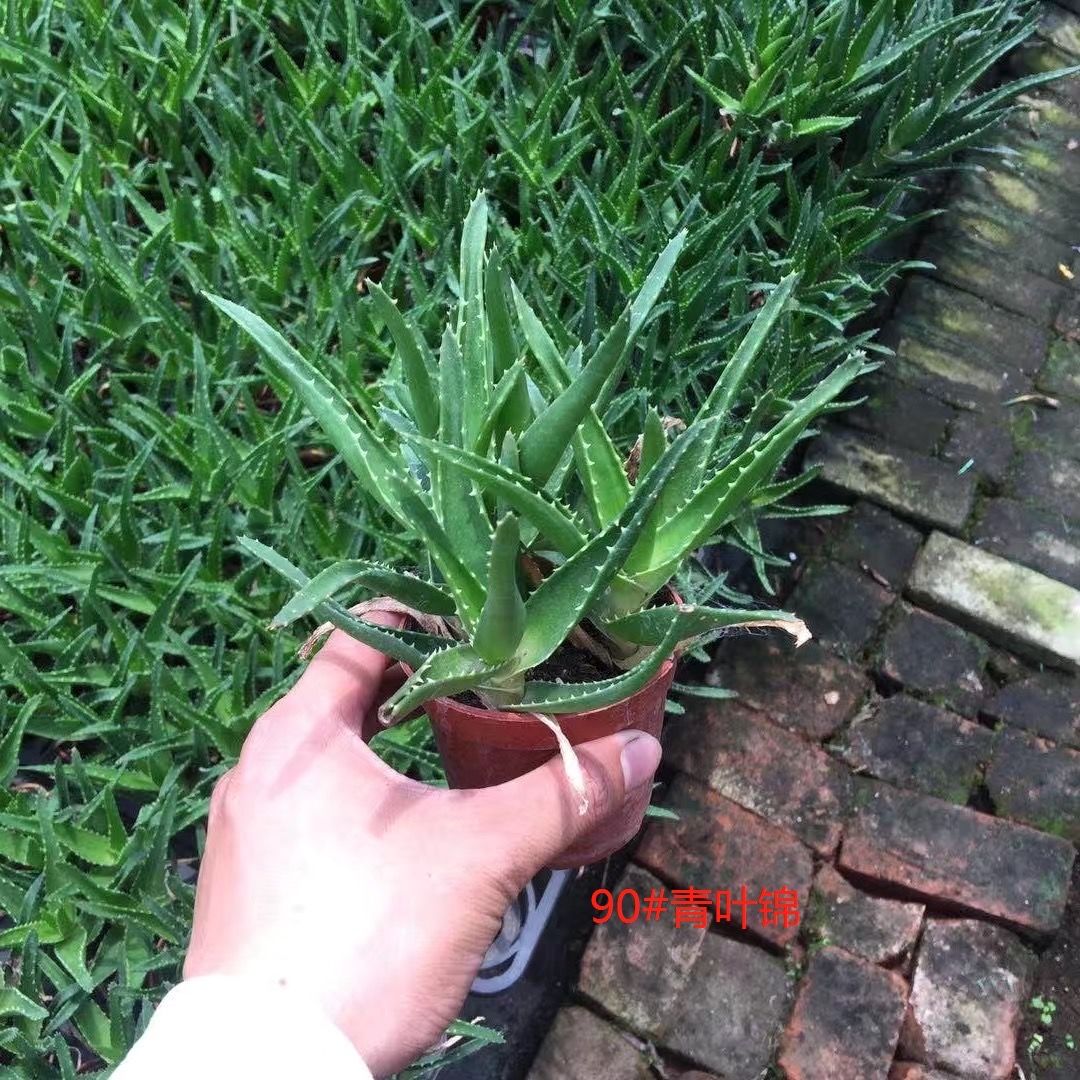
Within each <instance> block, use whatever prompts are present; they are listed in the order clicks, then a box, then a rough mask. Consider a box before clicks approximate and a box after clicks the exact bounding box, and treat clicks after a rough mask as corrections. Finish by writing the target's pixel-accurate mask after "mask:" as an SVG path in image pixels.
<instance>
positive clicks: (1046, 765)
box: [986, 730, 1080, 844]
mask: <svg viewBox="0 0 1080 1080" xmlns="http://www.w3.org/2000/svg"><path fill="white" fill-rule="evenodd" d="M986 787H987V790H988V791H989V792H990V797H991V798H992V799H993V800H994V808H995V811H996V812H997V813H998V814H1001V815H1002V816H1004V817H1008V818H1012V819H1013V820H1014V821H1023V822H1025V823H1026V824H1028V825H1033V826H1035V828H1037V829H1042V830H1043V832H1051V833H1054V834H1055V835H1057V836H1064V837H1067V838H1068V839H1070V840H1072V841H1073V842H1074V843H1078V844H1080V753H1078V752H1077V751H1075V750H1069V749H1067V748H1066V747H1062V746H1055V745H1054V744H1053V743H1051V742H1047V741H1046V740H1045V739H1039V738H1037V737H1036V736H1034V735H1028V734H1027V733H1025V732H1022V731H1012V730H1004V731H1001V732H1000V733H999V734H998V739H997V746H996V748H995V750H994V759H993V761H992V762H991V763H990V768H989V769H988V770H987V773H986Z"/></svg>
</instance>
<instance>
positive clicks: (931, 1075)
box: [889, 1061, 956, 1080]
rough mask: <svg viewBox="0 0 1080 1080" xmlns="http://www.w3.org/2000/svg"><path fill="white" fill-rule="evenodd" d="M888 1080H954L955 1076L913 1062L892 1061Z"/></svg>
mask: <svg viewBox="0 0 1080 1080" xmlns="http://www.w3.org/2000/svg"><path fill="white" fill-rule="evenodd" d="M889 1080H956V1074H955V1073H947V1072H942V1071H941V1070H940V1069H928V1068H927V1067H926V1066H925V1065H919V1064H917V1063H916V1062H914V1061H894V1062H893V1066H892V1068H891V1069H890V1070H889Z"/></svg>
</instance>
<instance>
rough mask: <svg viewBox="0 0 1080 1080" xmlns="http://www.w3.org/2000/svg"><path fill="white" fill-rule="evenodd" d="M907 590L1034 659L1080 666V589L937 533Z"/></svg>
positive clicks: (923, 602) (915, 570)
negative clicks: (1072, 587) (1079, 590)
mask: <svg viewBox="0 0 1080 1080" xmlns="http://www.w3.org/2000/svg"><path fill="white" fill-rule="evenodd" d="M908 592H909V593H910V595H911V596H912V598H913V599H915V600H916V601H918V602H920V603H922V604H923V605H924V606H926V607H929V608H932V609H934V610H936V611H939V612H942V613H943V614H945V615H947V616H948V617H949V618H952V619H955V620H956V621H957V622H960V623H963V624H964V625H966V626H969V627H971V628H972V629H974V630H977V631H978V632H979V633H980V634H981V635H982V636H983V637H985V638H987V639H988V640H990V641H996V642H999V643H1000V644H1002V645H1005V646H1006V647H1007V648H1009V649H1012V650H1013V652H1016V653H1019V654H1021V655H1023V656H1027V657H1030V658H1031V659H1033V660H1041V661H1046V662H1048V663H1050V664H1053V665H1055V666H1057V667H1064V668H1067V669H1070V670H1076V669H1077V668H1080V592H1077V590H1075V589H1071V588H1069V587H1068V586H1067V585H1062V584H1061V582H1059V581H1054V580H1053V579H1052V578H1048V577H1046V576H1045V575H1044V574H1040V573H1037V572H1036V571H1034V570H1029V569H1028V568H1027V567H1024V566H1017V564H1016V563H1013V562H1009V561H1008V560H1007V559H1003V558H1001V557H1000V556H998V555H992V554H990V552H988V551H982V550H980V549H979V548H977V547H973V546H972V545H970V544H965V543H963V542H962V541H960V540H955V539H953V538H952V537H951V536H946V535H945V534H944V533H939V532H935V533H933V534H931V536H930V538H929V540H927V542H926V544H925V545H924V546H923V549H922V551H920V552H919V557H918V559H916V561H915V568H914V569H913V570H912V572H911V579H910V580H909V582H908Z"/></svg>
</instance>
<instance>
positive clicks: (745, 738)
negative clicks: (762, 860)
mask: <svg viewBox="0 0 1080 1080" xmlns="http://www.w3.org/2000/svg"><path fill="white" fill-rule="evenodd" d="M670 729H671V734H670V735H669V742H668V751H667V758H668V761H669V762H671V764H673V765H674V766H675V767H676V768H677V769H681V770H682V771H683V772H685V773H687V774H688V775H690V776H692V777H694V779H696V780H700V781H701V782H702V783H705V784H708V786H709V787H711V788H712V789H713V790H714V791H718V792H719V793H720V794H721V795H723V796H725V797H726V798H728V799H731V800H732V802H736V803H738V804H739V805H740V806H742V807H743V808H744V809H746V810H751V811H753V812H754V813H755V814H757V815H759V816H760V817H763V818H765V820H766V821H769V822H772V824H774V825H779V826H781V827H782V828H784V829H787V830H789V831H790V832H791V833H794V834H795V836H797V837H798V838H799V839H800V840H802V842H803V843H804V844H807V845H808V846H810V847H812V848H813V849H814V850H815V851H817V852H818V853H819V854H820V855H826V856H827V855H831V854H832V852H833V851H835V850H836V845H837V843H838V842H839V840H840V822H841V819H842V818H843V815H844V811H845V809H846V807H847V804H848V800H849V797H850V792H851V774H850V773H849V772H848V770H847V769H846V768H844V766H843V765H840V764H839V763H837V762H836V761H834V760H833V759H832V758H831V757H829V755H828V754H826V753H825V752H824V751H823V750H821V749H819V748H818V747H817V746H810V745H807V744H806V743H805V742H803V741H802V740H801V739H800V738H798V737H797V736H794V735H792V734H791V733H790V732H787V731H785V730H784V729H783V728H780V727H778V726H777V725H776V724H773V723H771V722H770V721H769V720H767V719H766V718H765V717H764V716H762V715H761V713H759V712H754V711H753V710H752V709H749V708H747V707H746V706H745V705H741V704H739V703H738V702H735V701H710V702H708V703H701V704H698V705H695V706H694V707H693V708H692V709H690V710H688V712H687V715H686V716H685V717H683V718H682V719H681V720H677V721H672V722H671V724H670Z"/></svg>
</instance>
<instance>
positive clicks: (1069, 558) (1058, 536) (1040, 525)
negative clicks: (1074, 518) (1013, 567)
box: [971, 429, 1080, 589]
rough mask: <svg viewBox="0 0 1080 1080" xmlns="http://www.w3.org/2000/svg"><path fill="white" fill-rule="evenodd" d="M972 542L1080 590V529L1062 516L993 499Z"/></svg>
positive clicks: (1016, 503) (980, 521) (988, 504)
mask: <svg viewBox="0 0 1080 1080" xmlns="http://www.w3.org/2000/svg"><path fill="white" fill-rule="evenodd" d="M1078 430H1080V429H1078ZM971 539H972V542H973V543H975V544H977V545H978V546H979V547H981V548H983V549H984V550H985V551H992V552H993V553H994V554H995V555H1000V556H1002V558H1005V559H1009V560H1011V561H1012V562H1017V563H1020V564H1021V565H1022V566H1027V567H1029V568H1030V569H1032V570H1038V571H1039V573H1041V574H1046V576H1047V577H1052V578H1053V579H1054V580H1055V581H1061V582H1063V583H1064V584H1066V585H1071V586H1072V587H1073V588H1074V589H1077V588H1080V529H1077V527H1076V526H1075V525H1069V523H1068V522H1067V521H1066V520H1065V519H1064V518H1063V517H1062V516H1061V515H1060V514H1055V513H1053V512H1052V511H1048V510H1043V509H1041V508H1039V507H1034V506H1025V505H1024V504H1023V503H1021V502H1017V501H1016V500H1015V499H991V500H990V501H989V502H988V503H986V504H985V505H984V506H983V508H982V512H981V513H980V515H979V520H978V522H977V523H976V525H975V527H974V528H973V529H972V533H971Z"/></svg>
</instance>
